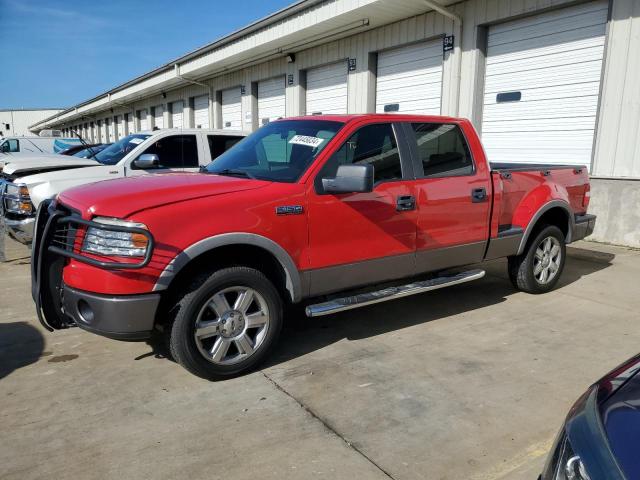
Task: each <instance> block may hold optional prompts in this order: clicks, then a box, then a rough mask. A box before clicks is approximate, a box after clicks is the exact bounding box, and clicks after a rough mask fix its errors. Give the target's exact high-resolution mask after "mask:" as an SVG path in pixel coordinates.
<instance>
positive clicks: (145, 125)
mask: <svg viewBox="0 0 640 480" xmlns="http://www.w3.org/2000/svg"><path fill="white" fill-rule="evenodd" d="M138 119H139V120H140V130H142V131H143V132H144V131H145V130H149V122H148V121H147V109H146V108H143V109H142V110H139V111H138Z"/></svg>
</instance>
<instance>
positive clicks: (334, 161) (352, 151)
mask: <svg viewBox="0 0 640 480" xmlns="http://www.w3.org/2000/svg"><path fill="white" fill-rule="evenodd" d="M366 163H370V164H372V165H373V167H374V182H375V183H378V182H383V181H389V180H400V179H402V166H401V163H400V155H399V153H398V144H397V142H396V137H395V135H394V133H393V127H392V126H391V124H390V123H376V124H373V125H367V126H365V127H362V128H361V129H360V130H358V131H357V132H356V133H354V134H353V135H351V137H350V138H349V139H348V140H347V141H346V142H345V143H344V144H343V145H342V147H340V149H339V150H338V151H337V152H335V153H334V154H333V155H332V157H331V158H330V159H329V160H328V161H327V163H326V164H325V165H324V167H323V168H322V171H321V172H320V174H319V175H318V179H320V182H321V179H322V178H324V177H332V176H335V175H336V172H337V171H338V167H339V166H341V165H363V164H366ZM319 185H322V184H321V183H319ZM316 186H318V180H316Z"/></svg>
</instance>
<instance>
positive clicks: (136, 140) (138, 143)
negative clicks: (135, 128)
mask: <svg viewBox="0 0 640 480" xmlns="http://www.w3.org/2000/svg"><path fill="white" fill-rule="evenodd" d="M142 142H144V138H132V139H131V140H129V143H134V144H136V145H140V144H141V143H142Z"/></svg>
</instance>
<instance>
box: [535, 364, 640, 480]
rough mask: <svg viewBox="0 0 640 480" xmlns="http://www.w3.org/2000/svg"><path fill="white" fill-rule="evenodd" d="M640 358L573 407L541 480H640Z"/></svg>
mask: <svg viewBox="0 0 640 480" xmlns="http://www.w3.org/2000/svg"><path fill="white" fill-rule="evenodd" d="M639 371H640V355H636V356H635V357H633V358H632V359H631V360H628V361H627V362H625V363H623V364H622V365H620V366H619V367H618V368H616V369H615V370H613V371H611V372H610V373H608V374H607V375H605V376H604V377H603V378H602V379H601V380H600V381H598V382H596V383H595V384H594V385H592V386H591V387H590V388H589V389H588V390H587V391H586V392H585V393H584V394H583V395H582V396H581V397H580V398H579V399H578V401H577V402H576V403H575V404H574V405H573V407H571V410H570V411H569V414H568V415H567V419H566V421H565V423H564V426H563V428H562V430H560V433H559V434H558V438H557V439H556V441H555V444H554V447H553V449H552V450H551V453H550V454H549V458H548V459H547V464H546V465H545V467H544V471H543V473H542V475H540V479H541V480H603V479H606V480H635V479H640V375H638V372H639Z"/></svg>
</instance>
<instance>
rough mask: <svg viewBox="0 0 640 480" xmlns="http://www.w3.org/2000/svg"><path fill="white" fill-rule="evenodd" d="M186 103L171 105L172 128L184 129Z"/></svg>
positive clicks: (180, 102)
mask: <svg viewBox="0 0 640 480" xmlns="http://www.w3.org/2000/svg"><path fill="white" fill-rule="evenodd" d="M183 112H184V102H183V101H182V100H178V101H177V102H173V103H172V104H171V126H172V127H173V128H182V127H183V126H184V120H183V119H184V114H183Z"/></svg>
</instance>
